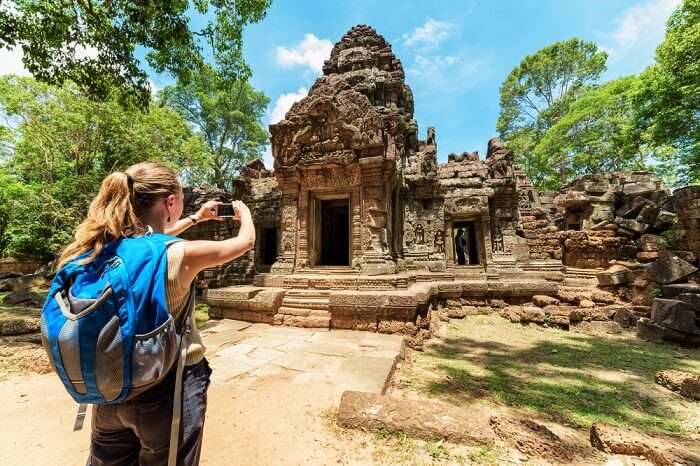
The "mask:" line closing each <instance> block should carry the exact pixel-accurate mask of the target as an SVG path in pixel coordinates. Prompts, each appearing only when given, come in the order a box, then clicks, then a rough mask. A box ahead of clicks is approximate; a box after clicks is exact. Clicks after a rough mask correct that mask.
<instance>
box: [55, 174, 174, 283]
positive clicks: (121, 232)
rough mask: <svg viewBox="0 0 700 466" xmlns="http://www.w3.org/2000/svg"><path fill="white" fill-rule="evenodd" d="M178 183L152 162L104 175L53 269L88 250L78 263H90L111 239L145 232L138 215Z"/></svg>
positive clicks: (170, 191)
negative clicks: (88, 206)
mask: <svg viewBox="0 0 700 466" xmlns="http://www.w3.org/2000/svg"><path fill="white" fill-rule="evenodd" d="M179 186H180V182H179V180H178V177H177V174H176V173H175V172H174V171H173V170H171V169H170V168H168V167H166V166H165V165H162V164H159V163H153V162H143V163H139V164H136V165H133V166H131V167H129V168H128V169H126V170H125V171H124V172H114V173H112V174H110V175H109V176H107V177H106V178H105V179H104V180H103V181H102V185H101V186H100V191H99V193H98V194H97V196H96V197H95V199H93V201H92V202H91V203H90V208H89V209H88V214H87V218H86V219H85V220H84V221H83V222H82V223H81V224H80V225H78V227H77V228H76V230H75V240H74V241H73V242H72V243H71V244H69V245H68V246H67V247H66V248H65V249H64V250H63V252H62V253H61V255H60V257H59V260H58V264H57V266H56V270H58V269H60V268H61V267H62V266H63V265H64V264H65V263H66V262H68V261H69V260H71V259H72V258H74V257H76V256H79V255H81V254H83V253H85V252H88V251H91V253H90V255H89V256H88V257H86V258H85V259H82V260H81V262H80V263H81V264H83V265H84V264H89V263H90V262H92V261H93V260H94V259H95V258H96V257H97V256H98V255H99V254H100V252H102V249H103V248H104V246H105V244H107V243H109V242H110V241H112V240H115V239H117V238H119V237H122V236H131V235H134V234H137V235H140V234H143V233H145V226H144V225H143V223H142V222H141V220H140V218H139V215H141V214H143V213H144V212H145V211H146V210H147V209H148V208H150V207H151V206H152V205H153V204H154V203H155V201H156V200H157V199H158V198H159V197H163V196H167V195H169V194H175V193H176V192H177V191H178V189H179Z"/></svg>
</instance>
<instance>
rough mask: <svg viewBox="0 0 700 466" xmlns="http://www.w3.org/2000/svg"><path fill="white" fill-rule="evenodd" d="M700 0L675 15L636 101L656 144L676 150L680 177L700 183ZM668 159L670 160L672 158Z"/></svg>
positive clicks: (675, 162) (689, 2)
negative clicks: (680, 168)
mask: <svg viewBox="0 0 700 466" xmlns="http://www.w3.org/2000/svg"><path fill="white" fill-rule="evenodd" d="M699 63H700V0H685V1H684V2H683V4H682V5H681V6H680V7H679V8H678V9H677V10H676V11H675V12H674V13H673V14H672V15H671V17H670V18H669V20H668V23H667V28H666V37H665V38H664V41H663V42H662V43H661V45H659V47H658V49H657V50H656V64H655V65H652V66H651V67H649V68H648V69H647V70H645V71H644V72H643V73H642V74H641V79H642V86H641V89H640V92H639V93H638V98H637V102H636V105H637V107H638V108H639V115H640V120H641V122H642V124H643V125H645V126H646V127H648V128H649V134H650V136H651V139H652V140H653V142H654V143H655V144H656V145H659V146H663V145H668V146H672V147H673V148H674V149H675V152H674V155H673V159H674V160H673V161H671V165H675V166H679V165H680V166H683V167H685V170H683V171H682V172H681V173H678V174H679V175H680V179H679V181H680V182H682V183H687V184H690V183H698V182H700V66H699V65H698V64H699ZM666 162H669V160H668V159H666Z"/></svg>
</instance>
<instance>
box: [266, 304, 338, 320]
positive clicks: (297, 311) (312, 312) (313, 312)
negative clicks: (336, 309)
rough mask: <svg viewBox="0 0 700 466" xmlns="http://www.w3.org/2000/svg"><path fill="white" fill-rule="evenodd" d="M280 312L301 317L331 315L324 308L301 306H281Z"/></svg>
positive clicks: (278, 311)
mask: <svg viewBox="0 0 700 466" xmlns="http://www.w3.org/2000/svg"><path fill="white" fill-rule="evenodd" d="M277 313H278V314H284V315H290V316H299V317H330V316H331V313H330V312H328V311H326V310H323V309H310V308H301V307H287V306H280V308H279V309H278V310H277Z"/></svg>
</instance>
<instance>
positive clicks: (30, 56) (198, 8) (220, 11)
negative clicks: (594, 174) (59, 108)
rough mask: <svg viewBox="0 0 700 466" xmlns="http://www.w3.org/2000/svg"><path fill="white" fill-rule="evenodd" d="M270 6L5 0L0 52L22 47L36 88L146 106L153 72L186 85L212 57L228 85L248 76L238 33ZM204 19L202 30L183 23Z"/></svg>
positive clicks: (202, 0)
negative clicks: (116, 93)
mask: <svg viewBox="0 0 700 466" xmlns="http://www.w3.org/2000/svg"><path fill="white" fill-rule="evenodd" d="M270 2H271V0H191V1H188V0H181V1H176V2H173V1H167V0H150V1H148V2H134V1H131V0H107V1H101V0H75V1H67V0H59V1H57V0H12V1H10V2H4V3H3V5H2V6H0V48H2V47H6V48H13V47H17V46H19V47H21V48H22V50H23V52H24V56H23V62H24V65H25V67H26V68H27V69H28V70H29V71H30V72H31V73H32V75H33V76H34V77H35V78H36V79H38V80H39V81H41V82H44V83H51V84H58V85H61V84H63V83H64V82H67V81H72V82H74V83H76V84H77V85H78V87H79V88H80V89H81V90H82V91H84V92H86V93H88V94H89V95H90V96H92V97H95V98H98V99H100V100H105V99H107V98H108V97H109V95H110V93H111V92H112V91H113V90H114V89H117V90H120V91H121V94H122V97H125V98H129V100H134V99H135V101H136V102H137V103H139V104H140V105H141V106H146V105H148V103H149V99H150V87H149V83H148V77H147V75H146V72H145V71H144V69H143V65H142V63H141V62H140V60H139V57H138V56H137V54H138V53H139V52H141V51H144V52H145V59H146V62H147V63H148V65H149V66H151V67H152V68H153V69H154V70H155V71H157V72H159V73H161V72H169V73H171V74H172V75H174V76H175V77H177V78H178V79H179V80H181V81H183V82H188V81H189V80H190V78H191V77H192V76H193V75H195V74H196V73H198V72H199V70H200V69H201V68H202V66H203V65H204V55H210V56H211V57H213V59H214V62H215V64H216V68H217V71H218V72H219V74H220V75H221V76H223V77H225V78H226V79H228V80H236V79H239V78H240V77H241V76H243V77H247V76H248V73H249V69H248V67H247V66H246V65H245V62H244V60H243V54H242V33H243V28H244V27H245V26H246V25H247V24H249V23H253V22H257V21H260V20H261V19H262V18H263V17H264V16H265V11H266V10H267V8H268V7H269V6H270ZM192 16H196V17H197V19H198V21H197V22H200V21H199V20H201V19H202V18H204V17H207V16H210V17H213V18H215V19H214V20H213V21H204V25H203V27H202V28H201V29H197V30H195V29H191V21H190V18H191V17H192Z"/></svg>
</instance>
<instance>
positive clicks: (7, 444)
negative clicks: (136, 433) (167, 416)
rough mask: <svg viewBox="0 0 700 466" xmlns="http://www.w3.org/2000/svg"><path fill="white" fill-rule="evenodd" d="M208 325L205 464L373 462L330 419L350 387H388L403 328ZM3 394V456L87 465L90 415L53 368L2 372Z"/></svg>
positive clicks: (19, 461) (13, 460)
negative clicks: (385, 331)
mask: <svg viewBox="0 0 700 466" xmlns="http://www.w3.org/2000/svg"><path fill="white" fill-rule="evenodd" d="M204 333H205V342H207V344H208V346H209V350H210V352H209V354H208V358H209V360H210V363H211V365H212V368H213V370H214V374H215V375H214V376H213V379H212V385H211V387H210V389H209V394H208V397H209V400H208V411H207V422H206V428H205V438H204V447H203V452H202V460H201V464H204V465H279V464H285V465H297V464H298V465H302V464H303V465H308V464H312V465H326V464H372V462H373V460H372V458H371V452H370V451H368V450H367V449H366V448H365V445H363V440H362V439H360V437H361V436H357V438H355V436H353V435H347V436H345V437H344V438H339V437H338V436H337V435H336V434H335V433H334V432H333V429H332V428H329V424H331V423H332V419H331V418H332V415H333V408H334V407H336V406H337V405H338V402H339V400H340V395H341V394H342V392H343V391H344V390H346V389H355V390H366V391H372V390H375V391H381V390H382V388H383V387H384V384H385V383H386V380H387V378H388V377H389V374H390V371H391V369H392V366H393V363H394V359H395V358H396V357H397V356H398V355H399V353H400V351H401V350H402V344H401V339H400V338H399V337H391V336H386V335H377V334H371V333H363V332H313V331H309V330H303V329H287V328H273V327H269V326H262V325H253V326H251V325H250V324H233V323H232V321H228V322H223V323H221V324H220V325H219V326H218V328H217V326H216V325H215V326H214V327H212V328H210V329H209V330H207V331H205V332H204ZM0 399H2V400H3V403H2V405H1V406H0V431H2V432H3V435H2V436H0V464H3V465H26V464H31V465H36V466H41V465H47V466H48V465H56V464H61V465H80V464H84V462H85V458H86V456H87V454H88V444H89V422H90V417H89V416H88V419H86V428H85V429H83V430H82V431H78V432H73V431H72V427H73V420H74V417H75V412H76V405H75V403H74V402H72V400H71V399H70V398H69V397H68V395H67V394H66V393H65V391H64V389H63V387H62V386H61V385H60V383H59V381H58V379H57V378H56V376H55V375H53V374H45V375H23V376H17V375H10V376H6V377H5V380H4V381H2V382H0Z"/></svg>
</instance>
